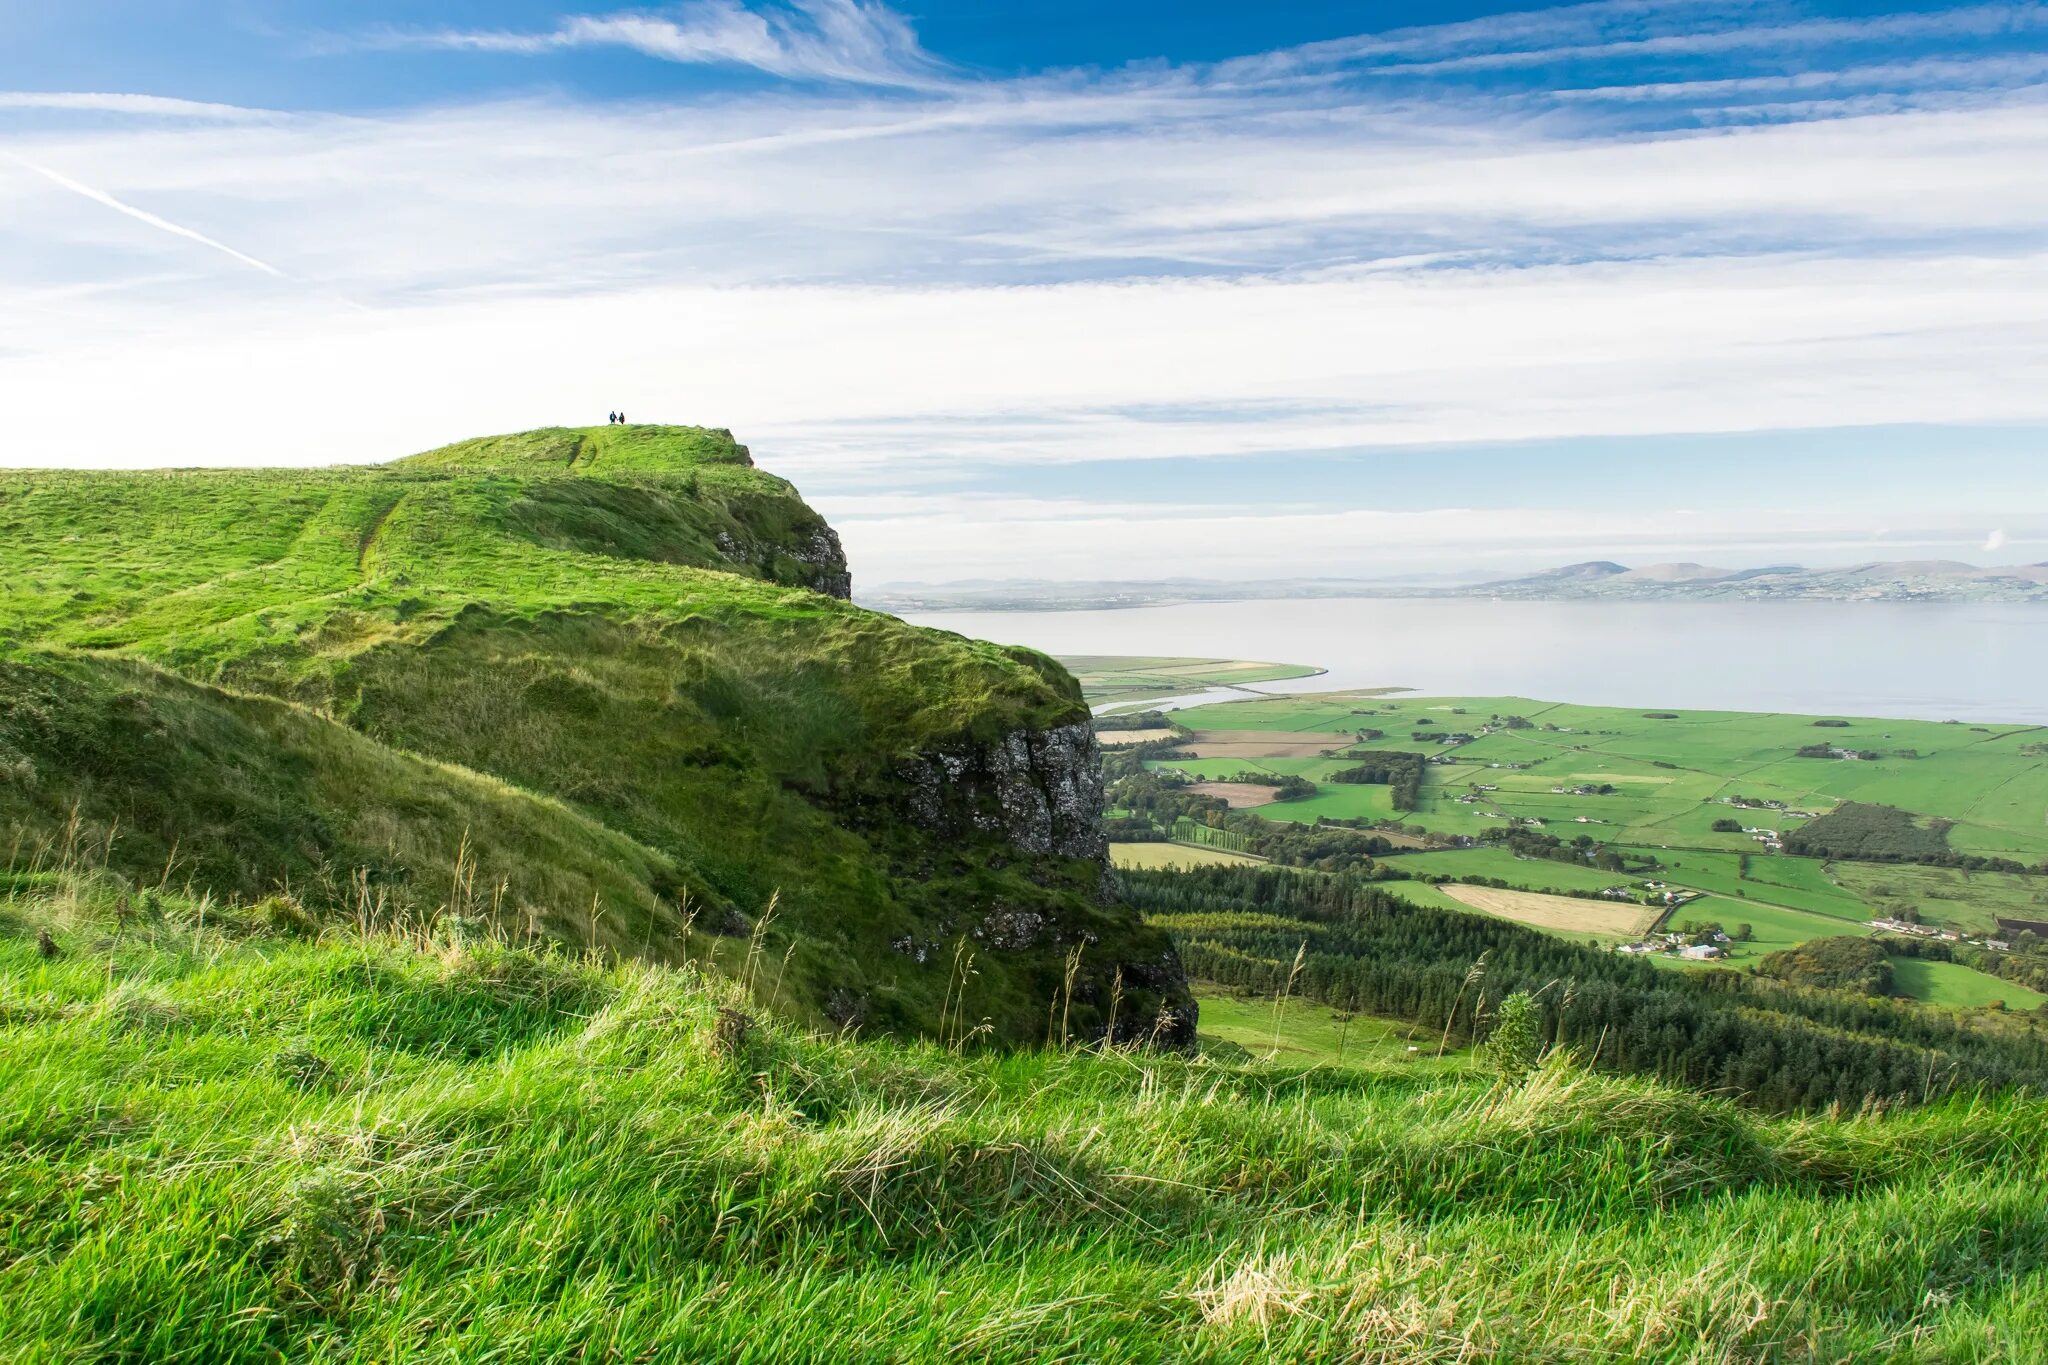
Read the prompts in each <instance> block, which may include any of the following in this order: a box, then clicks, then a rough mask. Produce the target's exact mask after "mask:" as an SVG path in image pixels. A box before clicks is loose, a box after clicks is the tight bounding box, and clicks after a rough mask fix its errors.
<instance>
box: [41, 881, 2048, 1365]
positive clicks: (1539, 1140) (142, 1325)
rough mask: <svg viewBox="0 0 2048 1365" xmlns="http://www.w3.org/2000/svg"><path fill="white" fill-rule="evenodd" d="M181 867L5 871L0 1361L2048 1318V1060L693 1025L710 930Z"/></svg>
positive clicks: (1669, 1338) (1364, 1348)
mask: <svg viewBox="0 0 2048 1365" xmlns="http://www.w3.org/2000/svg"><path fill="white" fill-rule="evenodd" d="M195 912H196V907H195V906H193V905H191V904H189V903H186V902H183V901H181V900H179V899H177V898H176V897H167V898H164V899H162V900H161V901H159V902H157V903H156V904H154V905H153V907H151V909H150V912H149V914H150V917H149V918H143V917H141V916H140V914H139V913H138V916H137V917H136V918H134V919H132V920H131V921H130V922H128V923H127V924H126V925H125V926H122V925H117V924H116V922H115V921H114V920H113V918H112V913H113V912H112V907H111V906H110V905H109V904H108V902H107V900H106V898H105V896H104V894H103V893H102V891H101V889H100V888H99V885H98V884H97V883H92V884H79V883H75V882H66V881H63V880H62V879H49V878H45V879H43V880H42V881H40V882H38V883H37V884H36V885H35V887H33V888H31V889H30V890H29V891H27V892H25V893H18V894H15V895H14V896H12V897H10V898H7V899H6V900H5V901H4V902H0V1229H4V1234H0V1360H6V1361H8V1362H10V1365H12V1362H22V1365H29V1362H33V1363H34V1365H70V1363H72V1362H87V1361H93V1362H98V1361H136V1362H140V1361H206V1362H218V1363H219V1365H239V1363H240V1362H265V1363H266V1365H267V1363H268V1362H271V1361H276V1360H284V1359H289V1360H310V1361H320V1362H331V1363H334V1365H339V1363H341V1362H363V1363H364V1365H368V1363H369V1362H379V1363H380V1365H384V1363H389V1362H397V1361H406V1362H413V1361H458V1360H463V1361H467V1360H484V1359H494V1360H496V1359H505V1360H522V1361H549V1362H554V1361H560V1362H569V1361H597V1360H619V1361H633V1360H649V1361H653V1360H714V1359H715V1360H728V1359H729V1360H760V1361H766V1360H776V1361H814V1362H840V1361H878V1362H879V1361H885V1360H932V1359H941V1358H949V1357H950V1358H957V1359H961V1360H975V1361H987V1362H1034V1363H1037V1362H1049V1361H1056V1360H1086V1361H1090V1362H1106V1363H1118V1365H1120V1363H1122V1362H1166V1361H1174V1362H1188V1361H1194V1362H1220V1361H1232V1362H1236V1361H1245V1362H1250V1361H1265V1360H1273V1359H1287V1360H1353V1361H1389V1362H1391V1361H1445V1362H1448V1361H1454V1360H1455V1361H1472V1360H1503V1361H1505V1360H1516V1361H1522V1360H1528V1361H1564V1360H1587V1361H1617V1362H1618V1361H1650V1362H1673V1363H1676V1362H1700V1361H1708V1360H1714V1361H1733V1360H1783V1361H1837V1360H1884V1359H1902V1358H1903V1359H1913V1360H1925V1361H1989V1360H2025V1359H2035V1358H2038V1357H2039V1356H2040V1355H2041V1354H2042V1353H2043V1350H2044V1348H2048V1252H2044V1247H2048V1207H2044V1205H2043V1203H2042V1200H2041V1198H2040V1189H2041V1183H2042V1181H2043V1179H2044V1178H2048V1104H2044V1102H2043V1101H2041V1100H2039V1099H2027V1098H2019V1097H2002V1098H1984V1099H1978V1100H1958V1101H1951V1102H1944V1103H1937V1104H1935V1105H1933V1106H1930V1107H1928V1108H1926V1109H1924V1110H1916V1111H1911V1112H1899V1113H1893V1114H1888V1115H1887V1114H1865V1115H1860V1116H1859V1115H1844V1116H1839V1117H1816V1118H1807V1119H1773V1118H1767V1117H1763V1116H1760V1115H1757V1114H1754V1113H1750V1112H1745V1111H1743V1110H1740V1109H1737V1108H1735V1107H1733V1106H1731V1105H1728V1104H1726V1103H1723V1102H1721V1101H1717V1100H1714V1099H1710V1098H1702V1097H1698V1096H1692V1095H1687V1094H1684V1093H1680V1092H1676V1091H1672V1090H1668V1089H1665V1088H1662V1087H1659V1086H1657V1085H1654V1084H1649V1083H1644V1082H1633V1081H1626V1080H1617V1079H1612V1078H1607V1077H1601V1076H1596V1075H1591V1074H1588V1073H1586V1072H1584V1071H1582V1070H1580V1069H1578V1068H1576V1067H1575V1066H1573V1065H1572V1064H1571V1063H1570V1062H1569V1061H1568V1060H1565V1059H1552V1060H1551V1061H1550V1062H1549V1063H1547V1064H1546V1065H1545V1067H1544V1068H1543V1069H1541V1070H1540V1071H1539V1072H1538V1073H1537V1074H1536V1075H1535V1076H1534V1077H1532V1078H1531V1079H1529V1080H1526V1081H1521V1082H1515V1083H1501V1082H1497V1081H1495V1080H1493V1079H1492V1078H1491V1077H1489V1076H1488V1075H1487V1074H1485V1073H1484V1072H1483V1071H1481V1070H1473V1069H1467V1068H1463V1067H1456V1068H1438V1067H1436V1066H1435V1064H1434V1063H1430V1062H1424V1063H1422V1064H1420V1065H1418V1064H1416V1063H1411V1062H1407V1061H1398V1062H1392V1063H1386V1064H1382V1063H1380V1062H1378V1061H1377V1060H1369V1061H1367V1062H1365V1063H1364V1064H1361V1065H1352V1064H1351V1063H1352V1062H1353V1061H1354V1060H1355V1059H1354V1058H1353V1057H1352V1055H1351V1052H1350V1044H1349V1043H1347V1056H1346V1063H1347V1064H1346V1065H1345V1066H1343V1067H1335V1066H1313V1067H1307V1068H1304V1067H1303V1066H1301V1065H1299V1064H1291V1063H1280V1064H1243V1063H1240V1062H1231V1061H1226V1060H1218V1059H1214V1058H1210V1059H1200V1058H1196V1059H1189V1058H1179V1057H1173V1056H1162V1055H1145V1054H1129V1053H1110V1054H1106V1055H1104V1054H1097V1053H1094V1052H1074V1051H1052V1052H1045V1053H1039V1054H1032V1055H1015V1054H1002V1053H996V1052H980V1051H975V1050H973V1049H971V1048H970V1049H968V1050H967V1051H966V1052H965V1053H964V1054H958V1053H955V1052H953V1051H950V1050H948V1049H944V1048H940V1047H937V1046H933V1045H929V1044H923V1045H908V1044H896V1043H884V1042H874V1041H856V1040H849V1039H838V1038H831V1037H825V1036H813V1035H806V1034H804V1033H802V1032H799V1031H796V1030H794V1029H792V1028H790V1027H788V1026H786V1025H782V1024H775V1023H765V1022H763V1023H757V1024H756V1026H755V1027H753V1028H752V1029H750V1030H749V1031H747V1033H746V1035H745V1036H744V1038H743V1039H741V1040H740V1041H738V1042H737V1043H736V1044H735V1045H732V1046H721V1045H720V1043H719V1041H718V1036H719V1030H718V1010H719V1009H720V1008H721V1007H729V1006H732V1005H734V1004H737V1003H740V1002H739V1000H738V997H737V996H736V995H735V994H734V993H733V989H732V986H731V985H730V983H724V982H720V981H717V980H715V979H710V978H707V977H705V976H704V975H703V974H701V973H700V972H698V971H697V970H696V969H695V968H694V967H687V966H686V967H667V966H661V965H656V964H649V963H644V962H638V961H631V960H625V961H621V960H616V959H613V958H610V957H595V956H582V955H570V954H565V953H561V952H555V951H529V950H525V949H520V948H514V947H508V946H504V945H500V944H496V943H493V942H490V941H487V940H486V941H471V942H468V943H466V944H462V943H455V942H449V941H440V942H432V941H429V942H424V943H423V942H420V941H410V942H405V941H399V940H396V939H392V938H389V937H381V936H372V937H370V938H367V939H363V938H355V937H344V936H335V935H330V936H328V937H327V938H325V939H322V940H321V941H318V942H300V941H294V940H291V939H289V938H281V937H278V936H275V935H274V934H268V933H263V932H257V931H255V930H253V929H250V928H247V927H244V926H240V925H224V924H222V923H220V922H218V921H210V922H209V923H208V924H207V925H206V926H204V927H202V926H200V925H199V923H198V922H197V918H196V913H195ZM37 928H48V929H49V930H51V931H52V932H53V934H54V937H55V941H56V944H57V946H58V948H59V949H60V952H61V956H59V957H58V958H56V959H55V960H54V961H46V960H44V959H43V957H42V956H41V955H40V953H39V952H38V950H37V949H36V947H35V945H34V942H33V939H32V937H31V935H32V934H33V932H34V931H35V930H36V929H37ZM1298 1008H1299V1007H1298V1006H1290V1007H1289V1010H1290V1015H1291V1016H1292V1017H1293V1018H1294V1019H1295V1020H1296V1021H1297V1024H1298V1026H1299V1027H1300V1029H1301V1031H1302V1032H1303V1033H1306V1032H1308V1030H1309V1026H1310V1021H1311V1019H1312V1016H1310V1015H1309V1014H1308V1013H1307V1012H1305V1011H1302V1012H1299V1013H1297V1012H1296V1011H1297V1010H1298ZM1254 1013H1256V1011H1254ZM1269 1017H1270V1016H1269ZM1357 1034H1358V1025H1354V1026H1353V1036H1352V1041H1353V1042H1355V1041H1356V1038H1357ZM1405 1055H1406V1054H1405V1053H1404V1054H1403V1056H1405Z"/></svg>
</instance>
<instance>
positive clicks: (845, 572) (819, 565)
mask: <svg viewBox="0 0 2048 1365" xmlns="http://www.w3.org/2000/svg"><path fill="white" fill-rule="evenodd" d="M789 557H790V558H791V559H794V560H795V561H796V562H797V563H799V564H801V565H803V566H804V567H805V568H806V569H808V570H810V580H811V583H810V587H811V591H812V592H821V593H824V594H825V595H826V596H827V597H836V598H838V599H839V600H840V601H842V602H846V601H851V600H852V598H853V571H852V570H851V569H849V568H848V567H847V565H846V548H845V547H844V546H842V545H841V544H840V543H839V533H838V532H837V531H835V530H833V529H832V528H831V527H829V526H820V527H819V528H818V529H817V530H815V531H813V532H812V533H811V536H810V539H809V540H806V541H805V542H804V543H803V544H802V545H799V546H797V547H796V548H795V549H792V550H791V551H790V552H789Z"/></svg>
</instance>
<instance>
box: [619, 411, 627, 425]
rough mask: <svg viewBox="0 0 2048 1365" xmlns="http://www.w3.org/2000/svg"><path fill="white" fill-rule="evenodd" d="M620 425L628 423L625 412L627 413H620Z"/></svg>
mask: <svg viewBox="0 0 2048 1365" xmlns="http://www.w3.org/2000/svg"><path fill="white" fill-rule="evenodd" d="M619 425H620V426H624V425H626V414H625V413H623V412H622V413H620V414H619Z"/></svg>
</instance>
